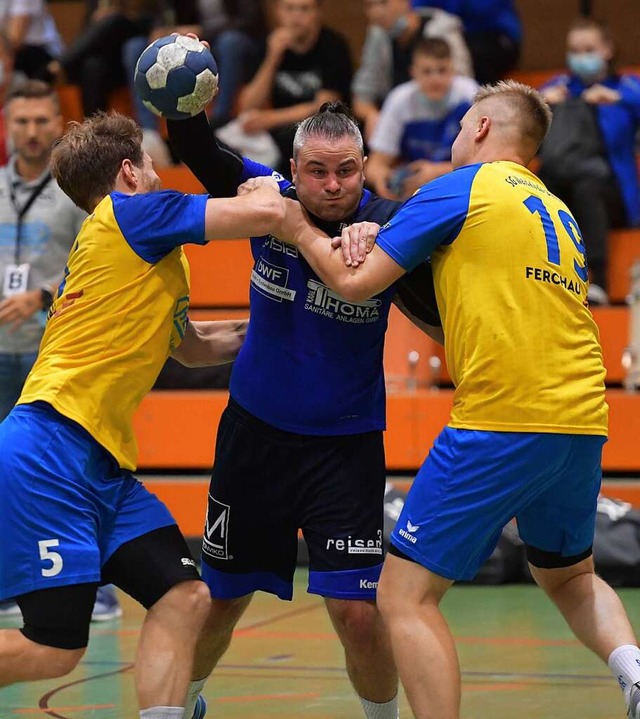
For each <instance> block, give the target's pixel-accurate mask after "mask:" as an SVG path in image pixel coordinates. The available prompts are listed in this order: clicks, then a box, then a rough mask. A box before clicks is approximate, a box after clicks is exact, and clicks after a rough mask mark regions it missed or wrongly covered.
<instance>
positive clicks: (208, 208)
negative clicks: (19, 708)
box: [0, 115, 286, 719]
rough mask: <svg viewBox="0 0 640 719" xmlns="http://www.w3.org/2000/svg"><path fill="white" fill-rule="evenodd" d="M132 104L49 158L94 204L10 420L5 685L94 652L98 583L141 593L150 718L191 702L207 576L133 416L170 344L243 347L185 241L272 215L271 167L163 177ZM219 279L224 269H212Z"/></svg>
mask: <svg viewBox="0 0 640 719" xmlns="http://www.w3.org/2000/svg"><path fill="white" fill-rule="evenodd" d="M141 140H142V134H141V131H140V129H139V128H138V126H137V125H136V124H135V123H134V122H133V121H132V120H130V119H128V118H125V117H123V116H120V115H99V116H95V117H92V118H90V119H87V120H85V122H83V123H82V124H80V125H78V124H76V125H75V126H73V127H72V128H71V129H70V130H69V132H68V134H67V135H66V136H65V137H64V138H63V139H62V140H61V142H60V143H59V144H58V145H57V146H56V147H55V148H54V151H53V156H52V160H51V168H52V173H53V175H54V177H55V179H56V180H57V182H58V184H59V185H60V187H61V188H62V189H63V190H64V191H65V192H66V193H67V194H68V195H69V197H71V199H72V200H73V201H74V202H75V203H76V204H77V205H79V206H80V207H82V208H83V209H85V210H86V211H87V212H89V213H90V215H89V217H88V218H87V220H86V221H85V222H84V224H83V226H82V228H81V230H80V233H79V234H78V237H77V239H76V241H75V243H74V245H73V248H72V250H71V253H70V255H69V259H68V264H67V267H66V270H65V277H64V280H63V282H62V284H61V285H60V288H59V289H58V292H57V295H56V297H55V300H54V303H53V306H52V308H51V311H50V316H49V321H48V324H47V327H46V330H45V333H44V338H43V340H42V344H41V347H40V354H39V356H38V359H37V361H36V363H35V365H34V367H33V370H32V372H31V374H30V375H29V377H28V379H27V382H26V385H25V387H24V390H23V393H22V396H21V398H20V400H19V404H18V405H17V406H16V407H15V408H14V409H13V411H12V412H11V413H10V415H9V416H8V418H7V419H6V420H5V421H4V422H3V423H2V424H1V425H0V600H1V599H6V598H9V597H15V598H16V600H17V602H18V604H19V606H20V608H21V610H22V614H23V617H24V627H23V628H22V629H20V630H18V629H3V630H0V687H2V686H6V685H8V684H11V683H13V682H20V681H29V680H34V679H44V678H51V677H59V676H62V675H64V674H67V673H68V672H69V671H71V670H72V669H73V668H74V667H75V666H76V664H77V663H78V661H79V660H80V658H81V657H82V655H83V654H84V652H85V648H86V645H87V640H88V635H89V621H90V618H91V610H92V607H93V603H94V599H95V596H96V589H97V587H98V585H99V584H100V583H106V582H113V583H114V584H116V585H117V586H119V587H121V588H122V589H123V590H124V591H126V592H127V593H128V594H130V595H131V596H132V597H134V598H135V599H137V600H138V601H139V602H140V603H141V604H143V606H144V607H146V608H147V609H148V613H147V616H146V620H145V622H144V625H143V628H142V632H141V637H140V641H139V645H138V652H137V655H136V668H135V683H136V690H137V695H138V700H139V704H140V708H141V712H140V716H141V717H144V718H145V719H170V718H171V719H181V718H182V716H183V707H184V700H185V697H186V692H187V685H188V682H189V678H190V674H191V666H192V659H193V652H194V647H195V643H196V640H197V635H198V632H199V630H200V628H201V626H202V624H203V622H204V620H205V617H206V615H207V613H208V610H209V607H210V597H209V590H208V589H207V587H206V586H205V584H204V583H203V582H201V581H200V578H199V575H198V572H197V570H196V568H195V563H194V561H193V559H192V558H191V556H190V554H189V551H188V549H187V546H186V544H185V542H184V539H183V537H182V535H181V534H180V531H179V530H178V528H177V526H176V524H175V521H174V519H173V518H172V516H171V515H170V513H169V511H168V510H167V509H166V507H165V506H164V505H163V504H162V503H161V502H160V501H159V500H158V499H157V498H156V497H155V496H154V495H152V494H150V493H149V492H148V491H147V490H146V489H145V488H144V486H143V485H142V484H141V483H140V482H138V481H137V480H136V479H135V478H134V477H133V475H132V474H131V470H133V469H135V466H136V445H135V439H134V435H133V430H132V426H131V423H132V416H133V413H134V411H135V409H136V408H137V406H138V404H139V403H140V401H141V399H142V397H143V396H144V395H145V393H146V392H147V391H148V390H149V389H150V388H151V386H152V385H153V383H154V381H155V379H156V377H157V375H158V373H159V371H160V369H161V367H162V365H163V364H164V362H165V360H166V358H167V356H168V355H169V354H173V356H174V357H176V358H177V359H179V360H180V361H182V362H184V363H185V364H190V365H206V364H216V363H220V362H227V361H230V360H231V359H233V357H234V356H235V354H236V352H237V350H238V349H239V346H240V344H241V340H242V336H241V335H242V332H243V327H242V325H240V326H236V323H229V322H223V323H212V322H189V321H188V319H187V310H188V306H189V280H188V265H187V262H186V260H185V256H184V253H183V250H182V245H183V244H185V243H188V242H192V243H196V244H204V243H206V242H207V241H208V240H211V239H212V238H232V237H238V236H247V235H256V234H258V235H259V234H264V233H267V232H270V231H272V230H274V229H276V228H277V227H278V225H279V222H280V221H281V220H282V218H283V216H284V209H285V202H286V201H285V200H283V199H282V198H281V196H280V192H279V189H278V186H277V184H276V183H275V182H273V183H272V184H271V186H268V185H267V186H265V187H262V188H258V189H257V190H255V191H253V192H250V193H249V194H248V195H246V196H243V197H236V198H230V199H209V198H208V197H207V196H206V195H183V194H181V193H177V192H170V191H167V192H154V190H158V189H159V184H160V183H159V179H158V176H157V175H156V173H155V171H154V170H153V167H152V163H151V159H150V157H149V156H148V155H147V154H146V153H145V152H143V150H142V148H141ZM212 281H214V280H213V279H212Z"/></svg>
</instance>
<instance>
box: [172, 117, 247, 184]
mask: <svg viewBox="0 0 640 719" xmlns="http://www.w3.org/2000/svg"><path fill="white" fill-rule="evenodd" d="M167 129H168V131H169V141H170V142H171V146H172V147H173V148H174V149H175V151H176V153H177V155H178V157H179V158H180V160H182V162H184V164H185V165H186V166H187V167H188V168H189V169H190V170H191V172H193V174H194V175H195V176H196V177H197V178H198V180H199V181H200V183H201V184H202V186H203V187H204V188H205V190H206V191H207V192H208V193H209V194H210V195H211V196H212V197H233V196H235V194H236V191H237V189H238V185H239V184H240V183H241V182H242V180H241V179H240V176H241V174H242V170H243V165H242V156H241V155H240V154H239V153H238V152H236V150H234V149H232V148H231V147H229V146H228V145H225V144H224V143H222V142H220V140H218V139H217V138H216V136H215V135H214V134H213V133H212V132H211V128H210V127H209V123H208V121H207V116H206V115H205V113H204V112H201V113H200V114H199V115H196V116H195V117H191V118H189V119H187V120H167Z"/></svg>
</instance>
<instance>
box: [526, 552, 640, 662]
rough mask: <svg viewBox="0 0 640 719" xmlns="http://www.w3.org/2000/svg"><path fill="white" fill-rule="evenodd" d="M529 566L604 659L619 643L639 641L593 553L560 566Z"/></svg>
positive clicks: (584, 640)
mask: <svg viewBox="0 0 640 719" xmlns="http://www.w3.org/2000/svg"><path fill="white" fill-rule="evenodd" d="M529 566H530V568H531V574H532V575H533V578H534V579H535V580H536V583H537V584H538V585H539V586H540V587H542V589H544V591H545V592H546V594H547V595H548V596H549V598H550V599H551V600H552V601H553V603H554V604H555V605H556V606H557V607H558V609H559V610H560V612H561V613H562V615H563V616H564V618H565V619H566V620H567V623H568V624H569V626H570V627H571V629H572V631H573V633H574V634H575V635H576V637H577V638H578V639H579V640H580V641H581V642H582V643H583V644H584V645H585V646H586V647H588V648H589V649H591V651H592V652H595V653H596V654H597V655H598V656H599V657H600V658H601V659H602V660H603V661H605V662H606V661H607V659H608V658H609V655H610V654H611V652H612V651H613V650H614V649H615V648H616V647H619V646H620V645H622V644H635V643H636V638H635V634H634V631H633V629H632V627H631V623H630V622H629V618H628V617H627V613H626V612H625V609H624V607H623V606H622V602H621V601H620V599H619V597H618V595H617V594H616V593H615V592H614V591H613V589H611V587H610V586H609V585H608V584H607V583H606V582H604V581H603V580H602V579H600V577H598V575H597V574H596V573H595V570H594V566H593V558H592V557H588V558H587V559H584V560H583V561H582V562H579V563H578V564H574V565H573V566H571V567H561V568H558V569H539V568H538V567H534V566H532V565H529Z"/></svg>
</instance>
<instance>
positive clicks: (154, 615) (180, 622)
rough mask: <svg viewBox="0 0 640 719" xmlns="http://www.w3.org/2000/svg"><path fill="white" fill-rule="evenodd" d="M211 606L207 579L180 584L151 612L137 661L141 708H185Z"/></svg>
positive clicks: (140, 642) (137, 685) (140, 643)
mask: <svg viewBox="0 0 640 719" xmlns="http://www.w3.org/2000/svg"><path fill="white" fill-rule="evenodd" d="M210 606H211V599H210V596H209V589H208V587H207V586H206V584H204V582H198V581H188V582H181V583H180V584H177V585H176V586H174V587H173V588H172V589H170V590H169V591H168V592H167V593H166V594H165V595H164V596H163V597H162V598H161V599H159V600H158V601H157V602H156V603H155V604H154V605H153V606H152V607H151V609H149V611H148V612H147V616H146V617H145V620H144V624H143V625H142V631H141V634H140V641H139V643H138V650H137V653H136V663H135V670H134V671H135V683H136V691H137V694H138V701H139V704H140V708H141V709H146V708H149V707H156V706H164V707H183V706H184V704H185V697H186V695H187V688H188V685H189V679H190V678H191V672H192V668H193V661H194V655H195V649H196V643H197V640H198V636H199V634H200V631H201V629H202V626H203V625H204V623H205V621H206V618H207V616H208V613H209V609H210Z"/></svg>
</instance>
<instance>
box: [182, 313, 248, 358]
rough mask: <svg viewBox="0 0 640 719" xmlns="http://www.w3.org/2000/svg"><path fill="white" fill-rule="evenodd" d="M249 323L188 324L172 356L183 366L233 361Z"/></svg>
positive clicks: (213, 322)
mask: <svg viewBox="0 0 640 719" xmlns="http://www.w3.org/2000/svg"><path fill="white" fill-rule="evenodd" d="M248 324H249V321H248V320H220V321H211V322H189V323H188V324H187V329H186V332H185V335H184V338H183V340H182V342H181V343H180V345H179V346H178V347H176V349H175V350H174V351H173V352H172V357H173V358H174V359H176V360H178V362H180V363H181V364H183V365H185V367H211V366H212V365H218V364H226V363H227V362H233V360H234V359H235V358H236V355H237V354H238V352H239V351H240V347H242V343H243V342H244V338H245V335H246V334H247V326H248Z"/></svg>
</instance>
